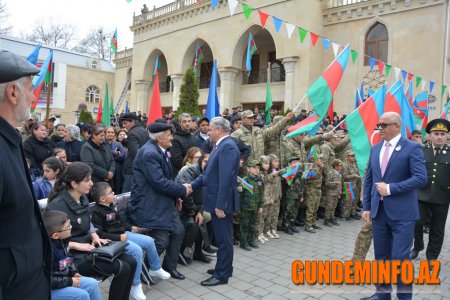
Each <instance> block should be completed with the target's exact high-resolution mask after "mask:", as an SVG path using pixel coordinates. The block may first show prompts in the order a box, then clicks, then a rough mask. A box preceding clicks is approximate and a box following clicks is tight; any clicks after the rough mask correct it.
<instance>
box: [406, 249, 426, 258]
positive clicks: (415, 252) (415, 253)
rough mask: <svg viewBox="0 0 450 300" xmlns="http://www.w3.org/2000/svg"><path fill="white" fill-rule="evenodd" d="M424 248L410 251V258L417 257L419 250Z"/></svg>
mask: <svg viewBox="0 0 450 300" xmlns="http://www.w3.org/2000/svg"><path fill="white" fill-rule="evenodd" d="M422 250H423V249H422ZM422 250H416V249H412V250H411V252H409V259H416V258H417V256H419V252H420V251H422Z"/></svg>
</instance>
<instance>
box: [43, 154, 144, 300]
mask: <svg viewBox="0 0 450 300" xmlns="http://www.w3.org/2000/svg"><path fill="white" fill-rule="evenodd" d="M91 173H92V170H91V168H90V167H89V166H88V165H86V164H84V163H81V162H74V163H71V164H70V165H69V166H68V167H67V170H66V172H65V174H64V176H61V177H60V178H59V179H58V180H57V181H56V183H55V186H54V188H53V191H52V193H51V194H50V195H49V198H48V206H47V210H59V211H62V212H65V213H66V214H67V215H68V216H69V219H70V224H71V225H72V236H71V238H70V242H69V250H70V255H71V256H72V257H73V259H74V260H75V264H76V266H77V268H78V272H79V273H80V274H81V275H83V276H88V277H98V276H105V275H106V276H110V275H112V274H115V276H114V278H113V280H112V282H111V286H110V289H109V299H121V300H124V299H127V300H128V298H129V295H130V290H131V285H132V282H133V276H134V272H135V270H136V261H135V260H134V259H133V258H132V257H131V256H129V255H127V254H123V255H121V256H120V257H119V259H118V260H116V261H114V262H113V263H108V262H104V261H99V260H96V261H95V262H94V261H93V260H92V257H91V256H90V255H89V252H90V251H91V250H92V249H94V248H95V247H94V246H93V245H98V246H101V245H104V244H106V243H107V242H108V241H107V240H104V239H100V237H99V236H98V235H97V233H96V231H97V229H95V228H94V226H93V225H92V223H91V216H90V214H89V201H88V199H87V197H86V195H87V194H88V193H89V191H90V189H91V187H92V186H93V183H92V180H91ZM119 260H120V262H119Z"/></svg>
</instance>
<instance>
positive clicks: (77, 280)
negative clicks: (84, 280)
mask: <svg viewBox="0 0 450 300" xmlns="http://www.w3.org/2000/svg"><path fill="white" fill-rule="evenodd" d="M80 283H81V282H80V277H75V276H74V277H72V286H73V287H76V288H77V287H80Z"/></svg>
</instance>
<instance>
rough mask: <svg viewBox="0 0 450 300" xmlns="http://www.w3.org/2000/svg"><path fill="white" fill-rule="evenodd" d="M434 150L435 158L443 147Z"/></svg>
mask: <svg viewBox="0 0 450 300" xmlns="http://www.w3.org/2000/svg"><path fill="white" fill-rule="evenodd" d="M434 150H435V151H436V152H435V154H434V158H435V159H436V158H437V157H438V156H439V153H440V152H441V148H434Z"/></svg>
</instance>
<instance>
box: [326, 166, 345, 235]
mask: <svg viewBox="0 0 450 300" xmlns="http://www.w3.org/2000/svg"><path fill="white" fill-rule="evenodd" d="M331 166H332V168H333V169H331V170H330V171H329V173H328V175H327V179H326V183H325V185H326V186H327V203H326V206H325V215H324V217H323V219H324V225H325V226H329V227H332V225H339V224H338V222H337V221H336V218H335V216H334V212H335V210H336V206H337V203H338V200H339V198H340V197H341V195H342V174H341V172H342V169H343V167H344V164H343V163H342V161H341V160H339V159H335V160H334V161H333V163H332V164H331Z"/></svg>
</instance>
